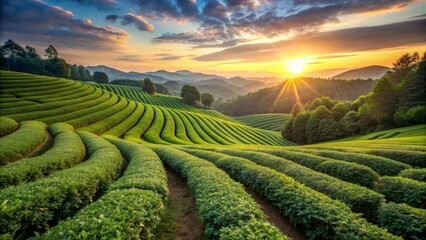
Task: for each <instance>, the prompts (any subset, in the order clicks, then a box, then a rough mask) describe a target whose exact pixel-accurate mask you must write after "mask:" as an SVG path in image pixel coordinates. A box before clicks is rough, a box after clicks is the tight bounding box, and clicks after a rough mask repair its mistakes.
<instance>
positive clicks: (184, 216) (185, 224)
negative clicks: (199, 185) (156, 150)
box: [155, 167, 207, 240]
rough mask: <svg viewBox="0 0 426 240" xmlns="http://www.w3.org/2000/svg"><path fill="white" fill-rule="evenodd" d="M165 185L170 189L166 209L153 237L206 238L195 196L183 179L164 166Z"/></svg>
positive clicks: (179, 239)
mask: <svg viewBox="0 0 426 240" xmlns="http://www.w3.org/2000/svg"><path fill="white" fill-rule="evenodd" d="M166 174H167V179H168V181H167V187H168V189H169V191H170V193H169V202H168V204H167V206H166V211H165V213H164V215H163V217H162V222H161V223H160V224H159V226H158V228H157V230H156V231H155V232H156V237H155V239H162V240H175V239H176V240H195V239H197V240H202V239H207V238H206V237H205V236H204V234H203V232H204V225H203V223H202V222H201V219H200V217H199V215H198V211H197V208H196V205H195V198H194V196H193V195H192V192H191V190H190V189H189V188H188V185H187V184H186V182H185V180H183V179H182V178H180V177H179V175H178V174H177V173H175V172H173V171H172V170H170V169H169V168H167V167H166Z"/></svg>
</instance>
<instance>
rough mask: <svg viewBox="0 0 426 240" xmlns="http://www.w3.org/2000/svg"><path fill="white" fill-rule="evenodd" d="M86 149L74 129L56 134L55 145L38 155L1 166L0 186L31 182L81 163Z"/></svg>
mask: <svg viewBox="0 0 426 240" xmlns="http://www.w3.org/2000/svg"><path fill="white" fill-rule="evenodd" d="M85 155H86V149H85V147H84V144H83V142H82V141H81V139H80V137H79V136H78V135H77V134H76V133H75V132H73V131H69V132H63V133H59V134H57V135H56V136H55V142H54V144H53V147H52V148H51V149H49V150H48V151H46V152H45V153H43V154H42V155H39V156H37V157H32V158H27V159H22V160H20V161H16V162H12V163H10V164H8V165H6V166H4V167H2V168H0V188H4V187H7V186H10V185H18V184H22V183H25V182H31V181H34V180H36V179H38V178H41V177H43V176H46V175H49V174H50V173H52V172H54V171H57V170H61V169H66V168H69V167H72V166H74V165H76V164H78V163H80V162H81V161H82V160H83V159H84V157H85Z"/></svg>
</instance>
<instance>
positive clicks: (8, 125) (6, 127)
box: [0, 116, 19, 137]
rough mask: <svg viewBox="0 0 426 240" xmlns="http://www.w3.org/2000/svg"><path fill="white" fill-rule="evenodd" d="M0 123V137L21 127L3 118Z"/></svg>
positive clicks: (13, 121)
mask: <svg viewBox="0 0 426 240" xmlns="http://www.w3.org/2000/svg"><path fill="white" fill-rule="evenodd" d="M0 123H1V124H0V137H3V136H5V135H7V134H10V133H12V132H13V131H15V130H16V129H17V128H18V126H19V124H18V123H17V122H16V121H15V120H13V119H10V118H7V117H2V116H0Z"/></svg>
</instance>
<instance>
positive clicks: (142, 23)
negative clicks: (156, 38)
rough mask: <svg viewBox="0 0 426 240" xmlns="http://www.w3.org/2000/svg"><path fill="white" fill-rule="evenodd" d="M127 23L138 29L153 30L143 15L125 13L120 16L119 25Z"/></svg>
mask: <svg viewBox="0 0 426 240" xmlns="http://www.w3.org/2000/svg"><path fill="white" fill-rule="evenodd" d="M129 24H134V25H135V26H136V27H137V28H138V29H139V30H140V31H148V32H153V31H154V26H153V25H152V24H149V23H148V22H147V21H146V20H145V19H144V18H143V17H141V16H137V15H134V14H132V13H127V14H126V15H124V16H122V17H121V25H123V26H127V25H129Z"/></svg>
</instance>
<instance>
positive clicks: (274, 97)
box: [214, 77, 376, 116]
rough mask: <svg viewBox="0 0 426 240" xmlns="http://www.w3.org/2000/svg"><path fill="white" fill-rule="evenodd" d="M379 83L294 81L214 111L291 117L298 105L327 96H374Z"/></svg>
mask: <svg viewBox="0 0 426 240" xmlns="http://www.w3.org/2000/svg"><path fill="white" fill-rule="evenodd" d="M375 83H376V81H375V80H371V79H369V80H328V79H322V78H305V77H300V78H292V79H287V80H285V81H283V82H281V83H279V84H277V85H276V86H274V87H270V88H265V89H261V90H258V91H256V92H253V93H249V94H246V95H244V96H238V97H237V98H234V99H230V100H227V101H217V102H216V103H215V104H214V109H216V110H218V111H220V112H222V113H224V114H226V115H231V116H243V115H248V114H255V113H290V111H291V109H292V108H293V105H294V104H295V103H297V102H300V103H301V104H305V103H307V102H309V101H311V100H313V99H315V98H317V97H321V96H327V97H330V98H332V99H336V100H342V101H353V100H355V99H356V98H358V97H359V96H361V95H364V94H367V93H368V92H370V91H371V90H372V89H373V87H374V85H375Z"/></svg>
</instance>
